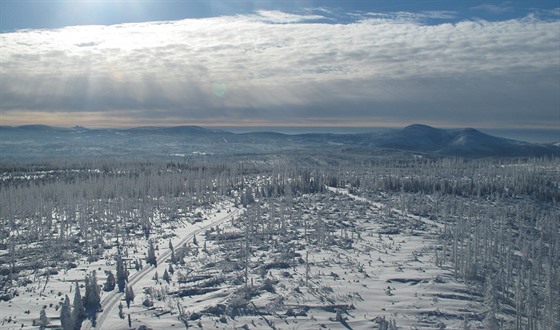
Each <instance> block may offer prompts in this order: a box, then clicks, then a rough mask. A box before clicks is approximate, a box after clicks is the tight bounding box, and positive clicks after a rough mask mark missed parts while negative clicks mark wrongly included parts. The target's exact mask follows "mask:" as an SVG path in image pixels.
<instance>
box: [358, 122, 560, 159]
mask: <svg viewBox="0 0 560 330" xmlns="http://www.w3.org/2000/svg"><path fill="white" fill-rule="evenodd" d="M370 139H371V143H370V144H369V145H371V146H376V147H379V148H392V149H398V150H409V151H418V152H427V153H436V154H441V155H456V156H467V157H490V156H542V155H560V148H557V147H555V146H553V145H546V144H533V143H528V142H521V141H515V140H510V139H504V138H500V137H496V136H492V135H488V134H485V133H482V132H480V131H478V130H476V129H474V128H464V129H439V128H434V127H430V126H426V125H418V124H415V125H410V126H407V127H405V128H403V129H401V130H396V131H392V132H386V133H382V134H379V135H375V136H370Z"/></svg>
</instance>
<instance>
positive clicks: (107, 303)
mask: <svg viewBox="0 0 560 330" xmlns="http://www.w3.org/2000/svg"><path fill="white" fill-rule="evenodd" d="M239 211H240V210H239V209H235V210H233V211H232V212H231V213H229V214H227V215H225V216H223V217H221V218H216V219H214V220H213V221H211V222H209V223H207V224H205V225H204V226H202V227H199V228H198V229H196V230H194V231H192V232H190V233H189V234H187V235H186V236H185V237H183V239H181V241H180V242H179V243H177V244H176V245H177V246H181V245H183V244H185V243H187V242H189V241H192V239H193V237H194V236H195V235H197V234H199V233H200V232H203V231H204V230H206V229H208V228H210V227H214V226H216V225H220V224H222V223H224V222H226V221H228V220H231V219H232V218H233V217H234V216H236V215H238V214H239ZM170 255H171V249H166V250H165V251H164V252H163V253H161V254H160V255H159V256H158V258H157V264H158V265H159V264H163V263H164V262H165V260H166V259H167V258H168V257H169V256H170ZM153 270H155V268H154V267H152V266H151V265H146V266H145V267H144V268H142V269H141V270H140V271H138V272H136V273H134V274H133V275H131V276H130V278H129V281H128V285H131V286H132V287H133V288H134V285H135V284H137V283H138V282H140V280H142V279H143V278H145V277H146V276H147V275H148V274H149V273H150V272H152V271H153ZM123 295H124V293H123V292H119V291H118V290H114V291H112V292H110V293H109V294H108V295H106V296H105V297H104V298H103V299H102V301H101V306H102V309H103V310H102V312H100V313H99V314H97V322H96V325H95V326H93V325H92V323H91V321H90V320H85V321H84V323H83V325H82V329H85V330H89V329H93V328H97V329H103V323H104V322H105V320H106V319H107V318H108V317H109V316H110V315H111V313H114V310H115V308H116V307H117V306H118V304H119V302H120V301H121V299H122V298H123Z"/></svg>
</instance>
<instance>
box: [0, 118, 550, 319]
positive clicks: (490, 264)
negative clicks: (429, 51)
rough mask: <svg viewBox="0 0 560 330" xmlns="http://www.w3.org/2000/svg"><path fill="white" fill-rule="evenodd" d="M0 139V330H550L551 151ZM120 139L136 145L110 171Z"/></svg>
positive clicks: (27, 133) (100, 133)
mask: <svg viewBox="0 0 560 330" xmlns="http://www.w3.org/2000/svg"><path fill="white" fill-rule="evenodd" d="M0 130H1V131H0V133H2V136H3V139H2V143H1V151H2V155H3V159H2V160H1V161H2V162H1V164H2V168H1V172H2V176H1V180H2V181H1V183H2V184H1V190H0V203H1V205H0V210H1V211H0V212H1V213H0V219H1V221H2V228H3V230H2V232H1V236H0V263H1V264H0V276H1V277H0V279H1V281H0V284H1V288H0V289H1V294H0V317H1V320H2V323H1V324H0V328H2V329H20V328H63V329H74V328H80V327H81V328H82V329H141V328H144V329H173V328H177V329H179V328H183V327H185V328H195V329H196V328H199V329H214V328H223V329H230V328H240V329H241V328H243V329H263V328H272V329H317V328H327V329H372V328H373V329H409V328H413V329H416V328H417V329H443V328H447V329H492V328H496V329H497V328H505V329H510V328H518V329H525V328H528V329H555V328H558V326H559V320H560V309H559V308H558V306H560V302H559V300H558V297H560V291H559V290H560V283H559V281H558V278H559V277H558V271H559V266H560V259H559V258H560V251H559V249H560V242H559V237H560V227H559V218H558V214H560V206H559V205H558V200H559V198H560V190H559V185H560V182H559V178H560V165H559V162H558V149H555V147H554V146H553V145H552V144H551V145H534V144H530V143H526V142H518V141H514V140H505V139H501V138H497V137H492V136H486V135H483V134H482V133H478V132H477V131H474V130H472V129H471V130H453V131H451V132H448V131H446V130H439V129H434V128H431V127H427V126H421V125H413V126H410V127H407V128H405V129H403V130H395V131H394V132H391V133H385V134H381V135H379V136H367V135H366V136H364V135H351V134H350V135H337V134H334V135H321V134H318V135H302V136H293V135H281V134H272V133H255V134H233V133H229V132H226V131H216V130H206V129H202V128H194V127H188V128H187V127H182V128H181V127H178V128H169V129H162V128H149V129H148V128H138V129H132V130H127V131H126V132H122V131H118V130H95V131H92V130H88V129H86V128H74V129H60V128H52V127H43V126H33V127H2V128H0ZM411 131H412V133H410V132H411ZM134 132H135V133H134ZM139 132H141V133H139ZM86 134H88V135H87V139H85V138H83V136H84V135H86ZM408 134H412V137H409V136H408ZM433 134H438V137H437V138H434V137H433ZM457 134H458V135H459V137H457V136H456V135H457ZM115 135H116V136H120V137H121V138H122V136H123V135H124V136H125V137H126V138H128V139H136V141H145V142H137V143H131V142H130V141H127V142H126V143H128V144H130V145H134V148H136V149H133V151H134V152H135V154H134V155H132V154H127V155H123V156H122V157H120V158H118V160H117V158H107V156H108V155H114V153H115V148H118V145H117V144H116V143H114V142H112V141H117V140H115V139H116V138H115V137H114V136H115ZM441 135H445V136H448V135H449V136H451V137H450V139H451V142H449V143H448V142H445V140H444V139H443V138H442V137H441ZM465 136H466V137H465ZM472 136H474V137H476V139H473V138H472ZM259 138H261V139H259ZM172 140H176V141H179V142H177V143H176V144H171V143H170V141H172ZM224 140H227V141H225V142H224ZM457 140H458V141H461V143H458V142H453V141H457ZM82 141H83V142H82ZM182 141H190V142H189V143H187V142H182ZM388 141H390V142H388ZM473 141H474V142H473ZM431 142H437V145H436V146H434V145H432V143H431ZM383 143H391V148H389V147H388V146H385V145H383V146H382V144H383ZM14 144H18V145H19V146H20V148H19V149H17V150H20V152H13V150H15V149H13V146H14ZM229 144H235V147H231V148H230V149H228V148H225V147H224V145H225V146H228V145H229ZM60 145H64V146H65V148H66V149H65V151H64V152H65V153H66V152H68V153H70V154H72V155H73V157H72V158H68V157H64V156H63V155H62V154H59V153H58V150H59V149H58V148H60ZM449 145H453V146H454V148H455V149H451V148H450V147H448V146H449ZM494 145H498V147H504V146H506V145H507V146H509V147H504V148H505V150H508V152H509V153H514V154H515V155H516V156H515V157H513V156H509V157H488V156H486V155H485V154H483V153H484V152H487V151H488V150H489V148H492V147H493V146H494ZM94 146H95V153H93V152H92V148H93V147H94ZM435 148H438V149H435ZM460 148H465V150H467V151H466V152H465V155H464V156H463V157H460V156H459V155H458V154H457V152H459V153H460V152H461V151H460ZM507 148H510V149H507ZM23 150H25V151H27V153H26V154H24V153H22V152H21V151H23ZM181 150H183V151H182V152H181ZM449 150H453V152H455V154H449V152H450V151H449ZM473 150H476V151H477V152H480V153H481V154H480V155H475V154H474V152H473ZM546 151H548V152H549V154H543V153H545V152H546ZM161 153H167V154H165V155H162V154H161ZM525 153H529V154H528V155H524V154H525ZM534 153H540V154H539V155H540V156H539V157H533V155H534ZM47 154H48V155H47ZM49 155H50V156H49ZM475 156H476V157H475ZM76 290H79V295H76ZM66 297H68V300H67V298H66ZM76 301H78V302H80V303H79V304H77V303H76ZM81 310H82V311H83V313H80V311H81ZM80 315H82V316H80Z"/></svg>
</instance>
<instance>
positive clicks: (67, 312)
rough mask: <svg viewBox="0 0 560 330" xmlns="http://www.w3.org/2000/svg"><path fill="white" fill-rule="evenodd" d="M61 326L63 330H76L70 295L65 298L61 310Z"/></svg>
mask: <svg viewBox="0 0 560 330" xmlns="http://www.w3.org/2000/svg"><path fill="white" fill-rule="evenodd" d="M60 325H61V326H62V329H63V330H74V322H73V320H72V310H71V308H70V298H68V295H66V296H65V299H64V302H63V303H62V307H61V308H60Z"/></svg>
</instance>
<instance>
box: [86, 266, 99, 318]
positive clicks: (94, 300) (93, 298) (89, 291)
mask: <svg viewBox="0 0 560 330" xmlns="http://www.w3.org/2000/svg"><path fill="white" fill-rule="evenodd" d="M99 294H100V290H99V285H97V272H96V271H93V273H92V274H91V275H86V294H85V296H84V300H85V306H86V308H87V309H88V310H90V311H94V312H95V311H98V310H99V308H101V296H100V295H99Z"/></svg>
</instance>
